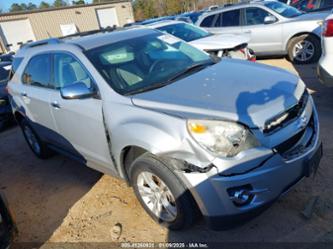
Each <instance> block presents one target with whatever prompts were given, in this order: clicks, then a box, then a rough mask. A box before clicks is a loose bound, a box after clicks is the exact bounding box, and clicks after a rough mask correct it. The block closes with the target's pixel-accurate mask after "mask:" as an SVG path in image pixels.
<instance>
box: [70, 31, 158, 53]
mask: <svg viewBox="0 0 333 249" xmlns="http://www.w3.org/2000/svg"><path fill="white" fill-rule="evenodd" d="M156 32H158V31H156V30H154V29H149V28H141V27H138V28H135V29H124V30H120V31H114V32H109V33H98V34H94V35H89V36H84V37H79V38H74V39H71V40H65V42H68V43H72V44H76V45H79V46H80V47H82V48H84V49H85V50H89V49H93V48H95V47H101V46H104V45H107V44H112V43H117V42H121V41H125V40H129V39H133V38H138V37H141V36H144V35H149V34H154V33H156Z"/></svg>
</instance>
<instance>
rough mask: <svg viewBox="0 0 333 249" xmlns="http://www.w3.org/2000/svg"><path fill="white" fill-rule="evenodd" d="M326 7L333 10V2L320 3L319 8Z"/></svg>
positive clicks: (327, 0) (330, 0)
mask: <svg viewBox="0 0 333 249" xmlns="http://www.w3.org/2000/svg"><path fill="white" fill-rule="evenodd" d="M326 7H331V8H333V0H324V1H322V3H321V6H320V8H326Z"/></svg>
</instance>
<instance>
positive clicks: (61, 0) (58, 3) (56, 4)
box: [53, 0, 67, 7]
mask: <svg viewBox="0 0 333 249" xmlns="http://www.w3.org/2000/svg"><path fill="white" fill-rule="evenodd" d="M53 6H54V7H63V6H67V3H66V2H65V1H64V0H55V1H54V2H53Z"/></svg>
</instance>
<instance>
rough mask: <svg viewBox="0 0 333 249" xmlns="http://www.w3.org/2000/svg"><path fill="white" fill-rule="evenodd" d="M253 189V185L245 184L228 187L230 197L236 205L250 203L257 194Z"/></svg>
mask: <svg viewBox="0 0 333 249" xmlns="http://www.w3.org/2000/svg"><path fill="white" fill-rule="evenodd" d="M251 190H252V186H251V185H245V186H241V187H236V188H230V189H228V194H229V197H230V199H231V200H232V202H233V203H234V204H235V205H236V206H245V205H247V204H249V203H250V202H251V201H252V200H253V198H254V196H255V194H254V193H252V192H251Z"/></svg>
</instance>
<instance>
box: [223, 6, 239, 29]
mask: <svg viewBox="0 0 333 249" xmlns="http://www.w3.org/2000/svg"><path fill="white" fill-rule="evenodd" d="M239 17H240V10H239V9H238V10H231V11H226V12H223V14H222V27H234V26H239V25H240V18H239Z"/></svg>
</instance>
